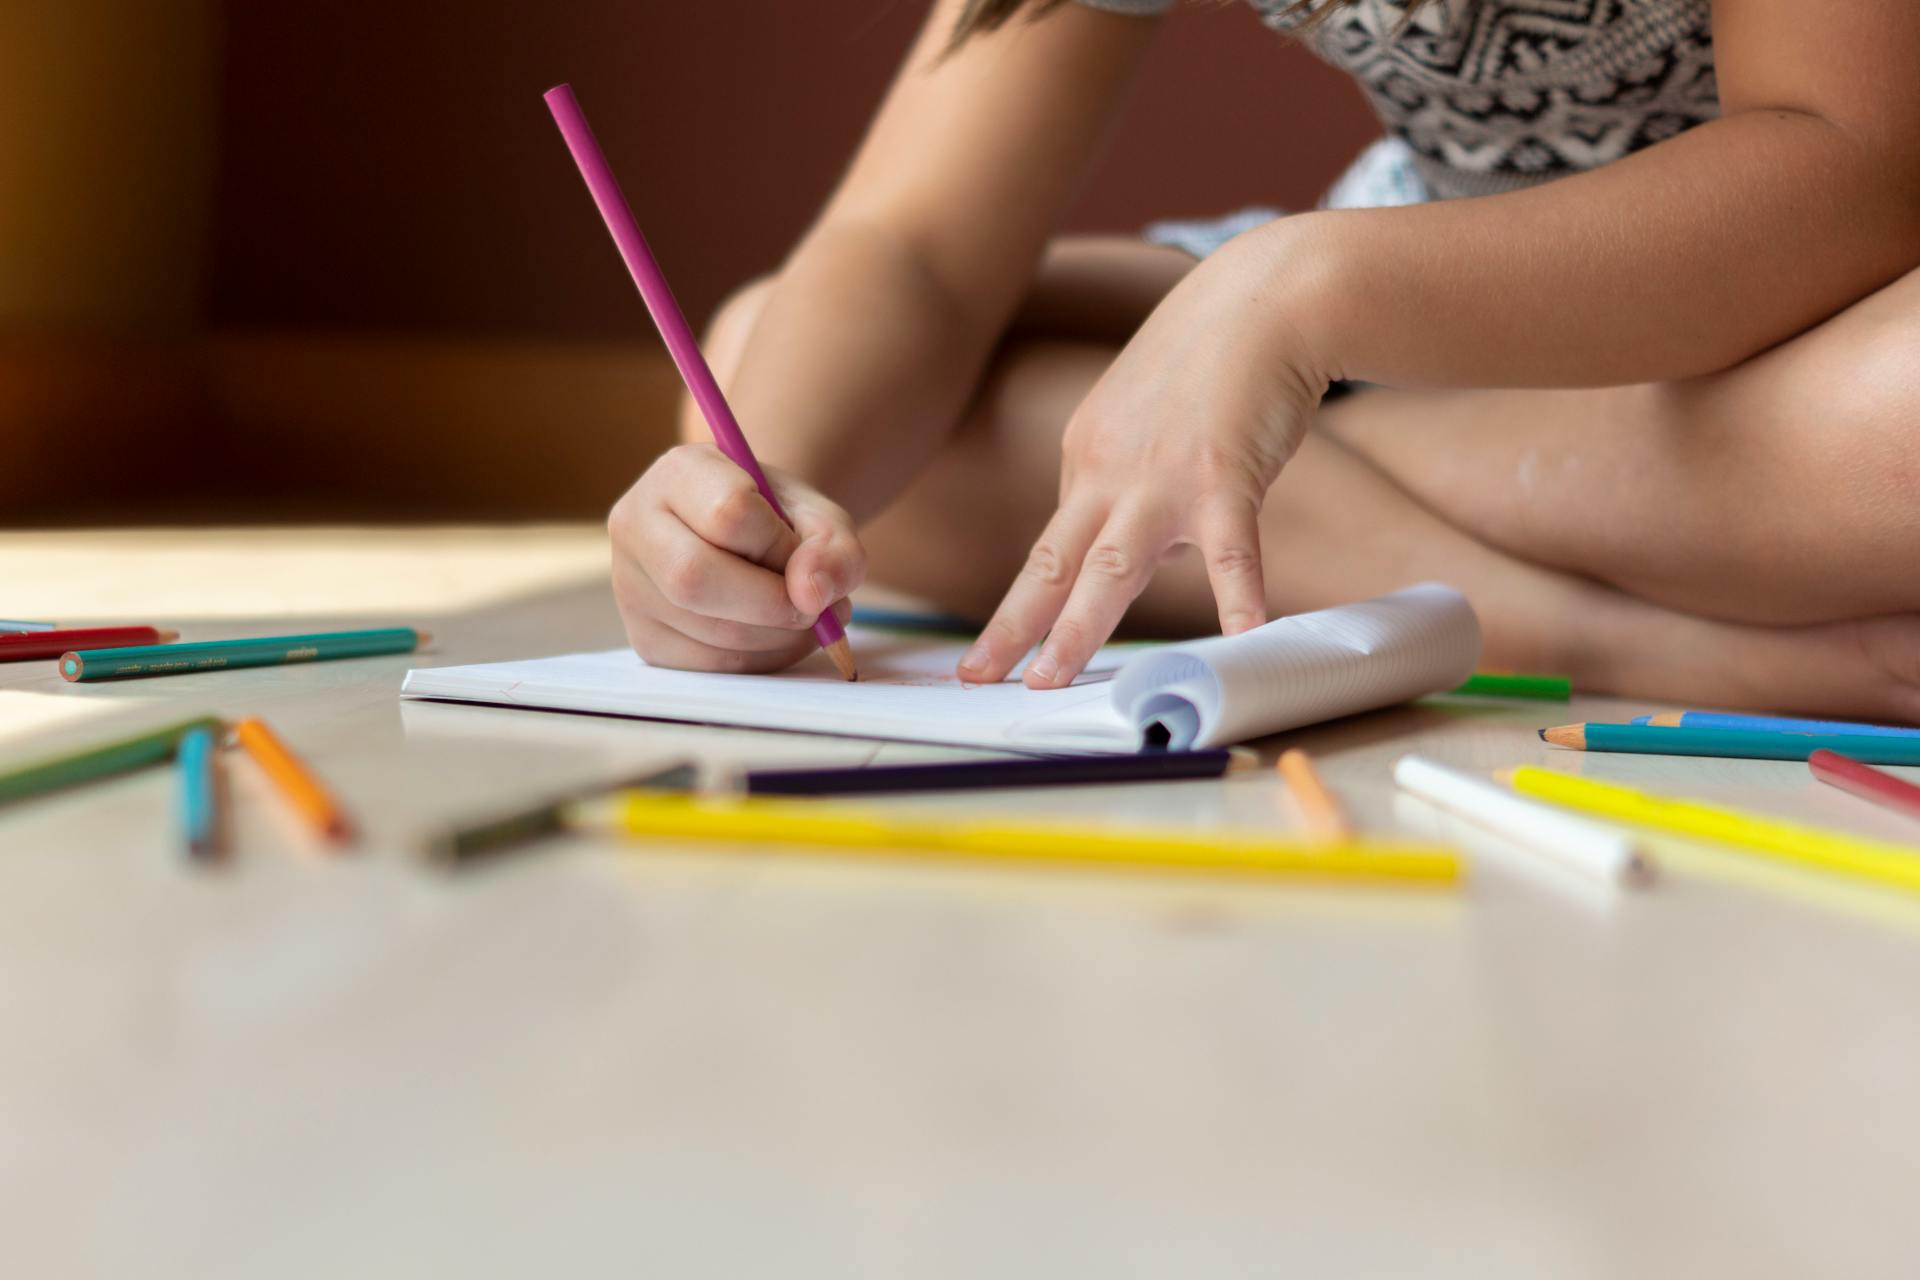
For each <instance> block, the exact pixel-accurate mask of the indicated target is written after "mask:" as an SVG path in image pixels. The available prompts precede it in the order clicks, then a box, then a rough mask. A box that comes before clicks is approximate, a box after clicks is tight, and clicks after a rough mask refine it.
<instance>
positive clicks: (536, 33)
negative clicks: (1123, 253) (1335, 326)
mask: <svg viewBox="0 0 1920 1280" xmlns="http://www.w3.org/2000/svg"><path fill="white" fill-rule="evenodd" d="M924 12H925V4H924V3H923V0H807V2H806V3H789V4H777V3H769V2H768V0H549V2H548V3H537V2H534V0H463V3H460V4H458V5H453V4H445V3H439V2H438V0H433V2H429V0H378V2H376V0H298V2H297V3H295V2H288V0H273V2H268V0H167V3H164V4H161V3H153V2H151V0H5V2H4V3H0V451H3V452H4V454H5V456H6V457H8V458H10V459H12V461H13V465H11V466H8V467H3V468H0V524H10V525H21V524H60V523H66V524H72V523H87V522H127V521H143V520H156V519H162V520H184V521H192V522H202V521H214V520H231V519H268V520H276V519H277V520H286V519H346V518H356V519H441V518H464V519H489V518H519V517H544V516H583V515H584V516H591V515H594V514H597V513H598V512H600V511H603V510H604V509H605V507H606V505H607V503H608V502H609V501H611V499H612V498H613V497H615V496H617V495H618V494H619V492H620V491H621V490H622V489H623V488H624V487H625V486H626V484H627V483H628V482H629V481H630V480H631V479H632V477H633V475H634V474H635V473H636V472H637V471H638V470H639V469H640V468H641V467H642V466H644V465H645V463H646V461H647V459H648V458H649V457H650V456H651V454H652V453H653V452H654V451H655V450H657V448H658V447H659V446H660V444H661V442H662V441H663V440H664V439H665V438H666V435H667V430H666V426H667V422H668V420H669V418H670V413H671V406H672V403H673V398H674V382H673V379H672V375H671V371H670V370H669V369H668V368H667V367H666V366H665V364H664V359H663V357H662V356H661V355H660V354H659V353H658V350H657V346H656V345H655V342H654V338H653V335H652V334H651V332H650V331H649V329H648V325H647V321H646V318H645V314H644V312H643V311H642V309H641V307H640V305H639V304H638V302H637V300H636V299H635V298H634V296H633V294H632V290H631V287H630V285H629V284H628V283H627V282H626V279H625V277H624V275H623V273H622V272H621V271H620V269H619V266H618V262H617V259H616V258H615V256H614V253H613V250H612V248H611V246H610V245H609V243H608V241H607V237H606V233H605V232H604V230H602V228H601V227H600V225H599V222H598V220H597V219H596V217H595V216H594V214H593V212H592V208H591V205H590V204H589V202H588V200H587V197H586V195H585V192H584V191H583V189H582V187H581V184H580V181H579V178H578V177H577V175H576V174H575V173H574V171H573V170H572V168H571V165H570V162H569V161H568V159H567V155H566V152H565V149H564V148H563V147H562V146H561V144H560V141H559V138H558V136H557V135H556V133H555V131H554V129H553V126H552V124H551V122H550V120H549V118H548V116H547V113H546V111H545V108H544V106H543V105H542V103H541V101H540V94H541V92H542V91H543V90H544V89H546V88H547V87H548V86H550V85H551V84H553V83H556V82H558V81H560V80H571V81H572V82H573V84H574V85H575V87H576V89H577V90H578V91H579V93H580V95H581V98H582V100H583V101H584V102H585V104H586V106H587V108H588V110H589V112H590V113H591V115H592V118H593V120H594V122H595V124H596V126H597V128H598V131H599V133H600V136H601V139H602V141H603V143H604V144H605V146H606V148H607V151H608V153H609V154H610V156H611V157H612V159H613V162H614V164H615V167H616V168H617V170H618V171H619V172H620V174H621V175H622V178H623V180H624V183H625V186H626V188H627V191H628V193H629V195H630V197H631V198H632V199H633V201H634V203H635V205H636V207H637V208H638V210H639V212H640V214H641V217H642V219H643V221H644V222H645V224H646V226H647V228H648V232H649V235H650V238H651V239H652V240H653V242H654V247H655V249H656V251H657V252H658V253H659V254H660V256H661V259H662V261H663V262H664V263H665V265H666V267H667V270H668V272H669V273H670V274H671V275H672V277H673V279H674V281H675V284H676V286H677V288H678V291H679V293H680V295H681V298H682V301H683V303H684V304H685V305H686V307H687V310H688V311H689V312H690V313H691V314H692V315H693V316H694V318H695V320H696V322H698V321H699V320H700V319H701V318H703V317H704V316H705V315H706V314H707V313H708V312H709V311H710V310H711V309H712V307H713V305H714V304H715V302H716V301H717V300H718V299H719V298H720V297H721V296H722V295H723V294H724V292H725V291H726V290H727V289H728V288H729V287H731V286H732V285H734V284H736V283H738V282H739V281H741V280H743V279H745V278H746V277H748V276H749V275H752V274H755V273H758V272H763V271H766V270H767V269H769V268H770V267H772V266H774V265H776V264H777V263H778V261H779V259H780V258H781V256H782V254H783V253H784V252H785V251H786V249H787V248H788V246H789V245H791V244H792V242H793V241H794V239H795V238H796V236H797V235H798V234H799V232H800V230H801V229H802V227H803V226H804V225H805V223H806V221H807V219H808V218H809V217H810V216H811V214H812V212H813V211H814V210H815V209H816V208H817V207H818V205H819V204H820V202H821V200H822V199H823V198H824V197H825V195H826V193H827V191H828V189H829V188H830V186H831V184H832V183H833V181H834V179H835V177H836V176H837V174H838V172H839V170H840V168H841V166H842V165H843V164H844V162H845V160H846V158H847V156H848V154H849V152H850V151H851V149H852V148H853V146H854V144H855V142H856V141H857V139H858V137H859V134H860V130H861V128H862V125H863V123H864V121H865V120H866V118H867V117H868V115H869V114H870V113H871V111H872V109H873V107H874V105H875V104H876V103H877V101H878V99H879V97H880V96H881V94H882V92H883V91H884V89H885V86H886V84H887V82H888V80H889V78H890V76H891V74H892V72H893V69H894V67H895V65H896V64H897V62H898V60H899V58H900V56H901V53H902V51H903V50H904V48H905V45H906V43H907V41H908V40H909V39H910V37H911V36H912V34H913V32H914V30H915V29H916V28H917V26H918V24H919V22H920V19H921V15H922V14H923V13H924ZM1373 132H1374V124H1373V121H1372V119H1371V118H1370V116H1369V115H1368V114H1367V112H1366V111H1365V109H1364V107H1363V106H1362V105H1361V104H1360V101H1359V99H1358V97H1357V96H1356V94H1355V93H1354V91H1353V89H1352V88H1351V86H1350V85H1349V84H1348V83H1347V82H1346V81H1345V80H1344V79H1343V78H1342V77H1340V76H1338V75H1337V74H1336V73H1334V72H1332V71H1330V70H1328V69H1327V68H1325V67H1323V66H1321V65H1320V64H1318V63H1317V62H1314V61H1313V60H1312V59H1311V58H1310V57H1308V56H1307V55H1306V54H1304V53H1302V52H1301V51H1300V50H1299V49H1297V48H1295V47H1293V46H1292V45H1290V44H1288V43H1287V42H1286V41H1284V40H1282V39H1280V38H1279V37H1277V36H1274V35H1271V34H1270V33H1267V32H1265V31H1263V30H1261V29H1260V27H1259V25H1258V23H1257V21H1256V20H1255V18H1254V17H1253V15H1252V14H1251V12H1250V11H1248V10H1247V9H1246V8H1245V6H1243V5H1239V4H1237V3H1234V4H1224V5H1223V4H1212V3H1207V2H1206V0H1188V3H1186V4H1184V5H1183V6H1182V8H1181V9H1180V11H1179V12H1177V13H1176V15H1175V16H1174V18H1172V19H1171V20H1170V21H1169V23H1168V29H1167V31H1166V34H1165V38H1164V39H1163V40H1162V41H1161V42H1160V44H1159V45H1158V46H1157V48H1156V51H1155V53H1154V56H1153V58H1152V60H1151V63H1150V66H1149V68H1148V71H1147V74H1146V75H1145V77H1144V80H1143V83H1142V84H1141V86H1140V91H1139V94H1138V96H1137V99H1136V101H1135V103H1134V104H1133V107H1132V109H1131V111H1130V113H1129V115H1128V117H1127V119H1126V120H1125V121H1124V122H1123V125H1122V128H1121V130H1120V133H1119V137H1118V140H1117V143H1116V145H1115V148H1114V150H1113V152H1112V154H1111V158H1110V160H1109V163H1108V164H1107V165H1106V167H1105V169H1104V171H1103V172H1102V174H1101V175H1100V177H1099V178H1098V180H1097V181H1096V182H1095V183H1094V185H1093V187H1092V189H1091V190H1090V191H1089V192H1088V194H1087V196H1086V199H1085V201H1084V203H1083V205H1082V207H1081V209H1080V210H1079V211H1078V213H1077V215H1076V217H1075V220H1074V221H1075V225H1076V226H1079V227H1087V228H1105V229H1126V228H1132V227H1135V226H1137V225H1138V224H1140V223H1141V222H1144V221H1146V220H1149V219H1151V218H1155V217H1162V216H1178V215H1196V214H1205V213H1210V212H1216V211H1225V210H1228V209H1231V208H1234V207H1237V206H1239V205H1241V204H1245V203H1250V202H1256V201H1258V202H1266V203H1273V204H1279V205H1283V206H1295V207H1297V206H1302V205H1305V204H1308V203H1310V202H1311V201H1312V200H1313V199H1314V198H1315V196H1316V195H1317V194H1318V192H1319V191H1320V190H1321V189H1322V188H1323V187H1324V186H1325V184H1326V183H1327V181H1328V180H1329V179H1330V178H1331V176H1332V175H1333V174H1334V173H1336V172H1337V171H1338V169H1339V167H1340V165H1341V164H1342V163H1344V162H1345V160H1346V159H1347V158H1348V157H1349V156H1351V155H1352V154H1353V153H1354V152H1355V151H1356V150H1358V149H1359V147H1360V146H1361V145H1362V144H1363V143H1364V142H1365V140H1366V139H1367V138H1368V137H1370V136H1371V135H1372V134H1373ZM74 441H85V442H86V445H85V448H84V449H80V450H76V449H75V447H74V444H73V442H74Z"/></svg>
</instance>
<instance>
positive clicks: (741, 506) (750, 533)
mask: <svg viewBox="0 0 1920 1280" xmlns="http://www.w3.org/2000/svg"><path fill="white" fill-rule="evenodd" d="M676 456H677V457H678V458H679V460H678V461H677V462H676V464H675V467H674V475H673V477H672V483H670V484H668V485H666V486H664V493H663V495H662V499H663V501H664V502H665V503H666V507H667V510H669V511H671V512H672V513H673V514H674V515H675V516H676V517H678V518H679V520H680V522H681V523H682V524H684V525H685V526H686V527H687V528H689V529H691V530H693V531H694V532H695V533H697V534H699V535H700V537H701V538H703V539H704V540H705V541H707V542H708V543H711V544H712V545H713V546H716V547H719V548H720V549H721V550H723V551H731V552H733V553H734V554H735V555H737V556H744V557H745V558H746V559H748V560H751V561H753V562H754V563H755V564H762V565H766V566H768V567H769V568H774V569H778V568H779V567H780V566H782V565H784V564H785V563H786V562H787V557H788V556H790V555H792V554H793V549H794V548H795V547H797V546H798V545H800V539H799V537H798V535H796V534H795V533H794V531H793V529H792V528H791V527H789V526H788V524H787V522H786V521H784V520H782V519H781V518H780V517H779V516H778V515H776V514H775V513H774V510H773V506H772V504H771V503H769V502H768V501H767V500H766V499H765V498H763V497H761V496H760V490H759V489H758V488H757V487H756V486H755V485H754V483H753V478H752V477H751V476H749V475H748V474H747V473H746V472H744V471H742V470H741V469H740V468H739V467H736V466H735V465H733V463H731V462H729V461H728V460H727V459H726V458H724V457H722V456H720V454H718V453H717V452H709V451H705V450H698V451H695V450H677V451H676Z"/></svg>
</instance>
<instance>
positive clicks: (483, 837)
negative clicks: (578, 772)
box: [426, 762, 699, 865]
mask: <svg viewBox="0 0 1920 1280" xmlns="http://www.w3.org/2000/svg"><path fill="white" fill-rule="evenodd" d="M698 776H699V770H698V768H697V767H696V766H694V765H692V764H688V763H685V762H682V763H679V764H673V765H668V766H667V767H666V768H664V769H653V770H649V771H648V772H646V773H644V774H641V775H639V776H638V777H632V778H620V779H617V780H615V781H612V782H605V783H601V784H599V785H597V786H588V787H580V788H576V789H574V790H572V791H568V792H565V793H564V794H561V795H557V796H552V797H549V798H547V799H544V800H538V801H535V802H534V803H532V804H529V805H526V806H524V807H521V808H517V809H510V810H508V811H506V812H504V813H497V814H494V815H492V816H490V817H487V818H484V819H481V820H479V821H477V822H472V823H467V824H464V825H462V826H459V827H454V828H452V829H450V830H447V831H443V832H440V833H439V834H437V835H434V836H432V837H430V838H429V839H428V840H427V843H426V852H427V856H428V857H430V858H433V859H434V860H436V861H439V862H445V863H449V864H454V865H459V864H464V863H469V862H474V861H477V860H478V859H480V858H482V857H485V856H488V855H491V854H496V853H505V852H506V851H507V850H509V849H513V848H516V847H517V846H520V845H523V844H526V843H528V842H530V841H533V840H540V839H544V838H545V837H547V836H554V835H559V834H560V833H561V832H563V831H565V830H567V823H566V815H567V811H568V810H569V809H571V808H572V807H573V806H575V805H578V804H581V803H582V802H584V801H588V800H591V799H593V798H594V797H595V796H604V795H608V794H610V793H613V792H625V793H632V792H644V791H686V790H689V789H690V788H692V786H693V784H694V781H695V780H696V779H697V778H698Z"/></svg>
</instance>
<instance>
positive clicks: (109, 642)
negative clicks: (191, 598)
mask: <svg viewBox="0 0 1920 1280" xmlns="http://www.w3.org/2000/svg"><path fill="white" fill-rule="evenodd" d="M179 638H180V633H179V632H178V631H167V630H164V629H162V628H160V627H70V628H68V629H67V630H65V631H22V632H20V633H18V634H17V635H16V634H7V635H0V662H25V661H26V660H27V659H29V658H57V657H59V656H60V655H61V654H63V653H65V652H67V651H68V650H69V649H124V648H127V647H128V646H129V645H136V644H172V643H173V642H174V641H175V640H178V639H179Z"/></svg>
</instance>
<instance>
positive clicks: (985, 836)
mask: <svg viewBox="0 0 1920 1280" xmlns="http://www.w3.org/2000/svg"><path fill="white" fill-rule="evenodd" d="M569 820H570V821H572V822H573V823H575V824H576V825H581V826H586V827H595V826H598V825H601V823H602V822H606V823H608V824H610V825H611V826H612V827H613V828H614V829H616V830H619V831H623V832H625V833H626V834H628V835H632V836H644V837H649V838H658V839H664V840H713V841H722V842H727V843H731V844H740V845H750V846H752V847H753V849H754V851H755V852H756V853H763V852H774V851H777V850H782V849H785V848H789V847H813V848H820V849H825V850H831V851H833V852H835V853H846V854H862V855H867V856H875V857H886V858H920V857H925V856H927V855H933V856H934V857H944V858H953V859H961V860H982V861H988V862H1030V863H1054V864H1067V865H1093V866H1112V867H1128V868H1138V869H1142V870H1154V871H1175V872H1200V873H1205V874H1225V875H1235V876H1253V877H1291V878H1301V877H1305V878H1323V879H1333V880H1362V881H1366V880H1392V881H1428V882H1436V883H1443V884H1444V883H1450V882H1452V881H1454V880H1457V879H1458V878H1459V875H1460V860H1459V858H1458V856H1457V855H1455V853H1454V852H1453V851H1452V850H1451V849H1449V848H1446V847H1445V846H1441V845H1429V844H1413V843H1407V842H1394V843H1386V842H1374V841H1352V842H1341V843H1333V842H1328V841H1323V840H1302V839H1297V838H1296V839H1283V840H1275V839H1270V838H1266V837H1261V836H1254V835H1248V834H1244V833H1234V832H1215V833H1211V834H1202V833H1196V832H1193V831H1181V830H1168V831H1152V830H1141V829H1139V828H1112V829H1106V828H1101V827H1070V826H1065V825H1041V824H1034V825H1022V824H1014V823H989V822H948V821H940V820H930V819H925V818H911V817H901V816H895V815H892V814H887V813H883V812H881V811H878V810H871V809H859V808H853V807H848V806H843V805H839V804H836V803H834V802H832V801H824V800H760V799H751V798H749V799H735V800H718V801H716V800H702V799H695V798H689V797H684V796H660V795H647V794H644V793H627V794H624V795H622V796H619V797H616V798H615V800H614V802H613V804H612V805H611V807H609V808H606V809H605V810H604V812H602V811H599V810H596V808H595V807H593V806H587V807H584V808H581V809H576V810H575V811H574V812H573V813H572V814H571V815H570V818H569Z"/></svg>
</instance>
